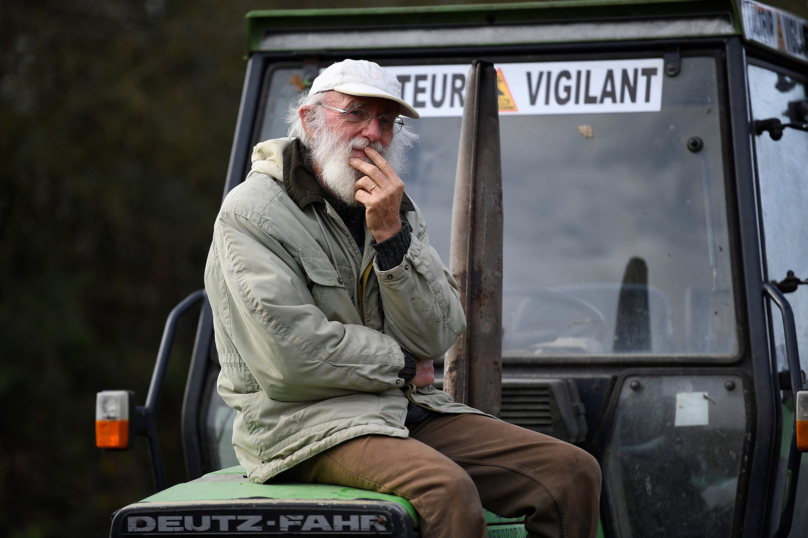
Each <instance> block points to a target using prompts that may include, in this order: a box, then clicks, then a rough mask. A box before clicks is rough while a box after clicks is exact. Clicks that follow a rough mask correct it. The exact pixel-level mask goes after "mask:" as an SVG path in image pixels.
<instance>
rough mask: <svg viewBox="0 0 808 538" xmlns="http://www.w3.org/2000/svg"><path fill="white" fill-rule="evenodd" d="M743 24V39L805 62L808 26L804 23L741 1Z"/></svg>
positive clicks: (774, 10) (758, 5) (756, 3)
mask: <svg viewBox="0 0 808 538" xmlns="http://www.w3.org/2000/svg"><path fill="white" fill-rule="evenodd" d="M743 23H744V24H743V31H744V35H745V36H746V39H748V40H750V41H756V42H758V43H760V44H762V45H766V46H767V47H770V48H773V49H776V50H779V51H781V52H785V53H786V54H788V55H790V56H794V57H796V58H799V59H801V60H806V61H808V23H806V21H805V20H804V19H801V18H799V17H795V16H794V15H792V14H790V13H788V12H786V11H782V10H779V9H775V8H773V7H769V6H766V5H764V4H761V3H758V2H753V1H751V0H744V2H743Z"/></svg>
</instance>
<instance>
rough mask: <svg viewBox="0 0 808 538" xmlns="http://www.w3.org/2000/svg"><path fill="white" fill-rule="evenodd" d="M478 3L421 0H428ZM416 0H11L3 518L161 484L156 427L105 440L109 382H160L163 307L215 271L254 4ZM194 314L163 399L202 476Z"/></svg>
mask: <svg viewBox="0 0 808 538" xmlns="http://www.w3.org/2000/svg"><path fill="white" fill-rule="evenodd" d="M439 3H443V4H453V3H465V2H462V0H458V1H443V2H441V1H440V0H433V1H429V0H426V1H420V2H416V4H417V5H423V4H439ZM407 4H408V3H407V2H405V1H403V0H402V1H376V2H371V1H361V0H354V1H348V2H326V1H323V0H320V1H315V0H268V1H264V2H257V1H245V0H242V1H213V0H194V1H182V2H181V1H172V0H145V1H144V0H139V1H127V0H104V1H100V0H72V1H69V2H65V1H62V0H2V1H0V150H1V151H2V153H1V154H0V155H1V156H2V161H0V342H2V351H0V357H2V369H0V409H2V415H1V416H2V422H0V424H2V430H0V506H2V509H0V536H9V537H12V538H23V537H24V538H35V537H44V536H60V537H70V536H77V537H78V536H81V537H84V536H103V535H106V534H107V533H108V532H109V522H110V520H109V516H110V514H111V513H112V512H113V511H114V510H115V509H117V508H120V507H122V506H124V505H126V504H129V503H131V502H135V501H138V500H140V499H142V498H144V497H146V496H148V495H149V494H150V493H151V492H152V487H153V486H152V481H151V474H150V471H149V469H150V467H149V463H148V455H147V451H146V448H145V442H144V441H143V440H142V439H138V444H137V446H136V449H135V450H133V451H129V452H124V453H104V452H101V451H99V450H97V449H96V448H95V445H94V435H95V433H94V417H95V393H96V392H97V391H99V390H103V389H132V390H135V391H136V392H137V394H138V397H139V403H140V404H143V401H144V399H145V396H146V392H147V390H148V385H149V380H150V377H151V372H152V368H153V365H154V358H155V356H156V352H157V348H158V345H159V341H160V336H161V333H162V329H163V324H164V322H165V318H166V315H167V314H168V312H169V311H170V310H171V308H172V307H173V306H174V305H175V304H176V303H177V302H179V301H180V300H181V299H182V298H183V297H185V296H186V295H188V294H189V293H191V292H193V291H195V290H197V289H200V288H202V286H203V282H202V270H203V267H204V263H205V257H206V255H207V250H208V246H209V241H210V235H211V229H212V223H213V219H214V217H215V215H216V211H217V209H218V206H219V202H220V199H221V195H222V189H223V186H224V177H225V173H226V171H227V163H228V159H229V153H230V147H231V144H232V139H233V133H234V130H235V124H236V119H237V118H236V117H237V113H238V106H239V99H240V94H241V87H242V83H243V80H244V71H245V66H246V62H245V58H244V56H245V52H246V35H245V32H244V28H245V25H244V15H245V14H246V13H247V12H248V11H249V10H251V9H292V8H296V9H300V8H313V7H319V8H324V7H363V6H379V7H382V6H401V5H407ZM195 317H196V316H194V315H190V316H187V317H186V318H185V320H184V323H183V324H182V326H181V333H180V334H179V335H178V345H177V346H176V348H175V352H174V356H173V357H172V361H171V365H170V369H169V373H168V379H167V383H166V386H165V387H164V390H163V393H162V398H161V411H160V414H159V417H158V427H159V429H160V440H161V442H162V445H163V452H164V457H165V459H166V467H167V478H168V483H169V484H174V483H177V482H179V481H183V480H184V479H185V466H184V462H183V459H182V444H181V440H180V437H179V427H180V406H181V401H182V395H183V391H184V386H185V376H186V373H187V367H188V362H189V356H190V348H191V345H192V339H193V333H194V330H195V325H196V319H195Z"/></svg>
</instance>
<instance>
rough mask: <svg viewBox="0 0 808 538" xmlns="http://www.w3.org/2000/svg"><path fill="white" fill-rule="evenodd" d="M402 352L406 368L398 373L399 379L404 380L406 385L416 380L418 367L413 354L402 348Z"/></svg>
mask: <svg viewBox="0 0 808 538" xmlns="http://www.w3.org/2000/svg"><path fill="white" fill-rule="evenodd" d="M401 352H402V353H404V368H402V369H401V371H400V372H399V373H398V377H400V378H401V379H403V380H404V381H405V382H406V383H409V382H410V381H412V380H413V379H415V374H416V371H417V366H416V364H415V357H413V355H412V353H410V352H409V351H407V350H406V349H404V348H403V347H402V348H401Z"/></svg>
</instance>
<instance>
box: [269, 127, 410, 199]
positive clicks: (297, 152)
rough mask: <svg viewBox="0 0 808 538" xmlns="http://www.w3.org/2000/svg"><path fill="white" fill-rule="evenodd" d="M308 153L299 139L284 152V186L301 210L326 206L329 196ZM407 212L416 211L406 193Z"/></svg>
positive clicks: (404, 197) (404, 196) (404, 195)
mask: <svg viewBox="0 0 808 538" xmlns="http://www.w3.org/2000/svg"><path fill="white" fill-rule="evenodd" d="M308 152H309V150H308V148H306V146H304V145H303V144H302V143H301V142H300V140H299V139H297V138H296V139H294V140H293V141H292V143H291V144H289V145H288V146H287V147H286V149H284V150H283V186H284V187H286V192H287V193H288V194H289V197H290V198H291V199H292V200H293V201H294V202H295V203H296V204H297V205H298V206H299V207H300V209H303V208H305V207H306V206H307V205H309V204H311V203H313V202H317V203H319V204H323V205H325V201H326V197H325V196H324V195H326V194H328V192H327V191H326V190H325V189H323V187H322V185H320V182H319V181H317V177H316V176H315V175H314V170H312V168H311V166H310V165H309V160H308ZM328 198H329V199H331V198H332V197H331V196H328ZM407 211H415V205H414V204H413V203H412V200H410V197H409V196H407V193H406V192H405V193H403V194H402V196H401V212H402V213H404V212H407Z"/></svg>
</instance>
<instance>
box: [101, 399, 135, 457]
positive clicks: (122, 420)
mask: <svg viewBox="0 0 808 538" xmlns="http://www.w3.org/2000/svg"><path fill="white" fill-rule="evenodd" d="M132 403H133V402H132V401H130V395H129V391H125V390H105V391H103V392H99V393H98V395H97V397H96V403H95V445H96V446H97V447H98V448H106V449H117V450H125V449H127V448H129V412H130V409H129V406H130V404H132Z"/></svg>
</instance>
